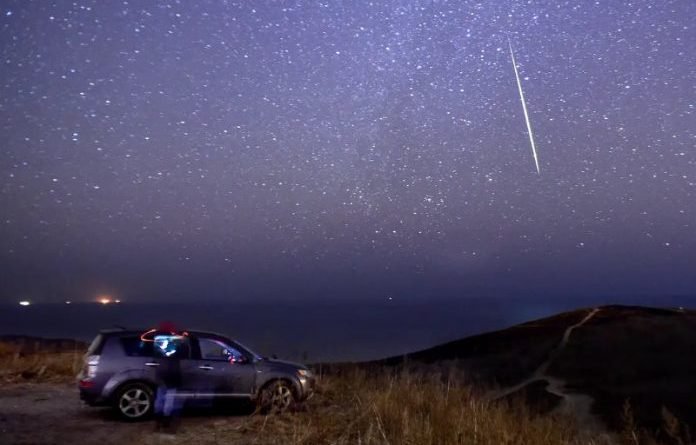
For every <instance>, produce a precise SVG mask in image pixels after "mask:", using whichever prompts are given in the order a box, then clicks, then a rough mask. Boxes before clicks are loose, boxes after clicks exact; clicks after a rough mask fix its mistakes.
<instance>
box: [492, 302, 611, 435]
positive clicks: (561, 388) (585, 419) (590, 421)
mask: <svg viewBox="0 0 696 445" xmlns="http://www.w3.org/2000/svg"><path fill="white" fill-rule="evenodd" d="M599 311H600V309H599V308H594V309H592V310H591V311H590V312H589V313H588V314H587V315H586V316H585V317H584V318H583V319H582V320H580V321H579V322H578V323H575V324H574V325H572V326H569V327H568V328H567V329H566V330H565V332H564V333H563V337H562V338H561V342H560V343H559V344H558V346H556V348H555V349H554V350H553V351H552V352H551V354H549V358H548V359H547V360H546V361H545V362H544V363H542V364H541V365H539V367H538V368H537V369H536V371H534V373H533V374H532V375H531V377H529V378H528V379H526V380H524V381H523V382H521V383H519V384H517V385H515V386H511V387H508V388H503V389H501V390H499V391H496V392H494V393H493V394H491V395H489V399H490V400H497V399H501V398H503V397H506V396H510V395H512V394H514V393H516V392H518V391H520V390H522V389H523V388H524V387H525V386H527V385H529V384H530V383H532V382H536V381H540V380H541V381H545V382H546V383H547V385H546V392H548V393H550V394H553V395H556V396H558V397H560V398H561V402H560V406H559V407H558V408H556V409H557V410H558V411H560V412H562V413H566V414H571V415H573V416H574V417H575V418H576V419H577V420H578V422H579V423H580V425H582V426H583V428H585V429H587V430H590V431H594V432H603V431H605V430H606V428H605V427H604V426H603V425H602V424H601V422H599V421H598V420H597V418H596V417H595V416H593V415H592V412H591V408H592V403H593V402H594V400H593V399H592V397H590V396H588V395H586V394H579V393H575V392H569V391H568V390H567V389H566V382H565V381H564V380H563V379H560V378H557V377H553V376H550V375H548V374H547V371H548V369H549V367H550V366H551V364H552V363H553V362H554V360H556V358H558V356H559V355H560V354H561V353H562V352H563V350H564V349H565V348H566V346H567V345H568V341H569V340H570V336H571V334H572V333H573V331H574V330H575V329H577V328H579V327H581V326H582V325H584V324H585V323H587V322H588V321H590V319H592V317H594V316H595V314H597V312H599Z"/></svg>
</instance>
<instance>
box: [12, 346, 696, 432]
mask: <svg viewBox="0 0 696 445" xmlns="http://www.w3.org/2000/svg"><path fill="white" fill-rule="evenodd" d="M83 352H84V351H81V350H80V351H75V352H72V353H36V354H30V355H22V354H20V353H19V352H18V351H17V350H16V349H15V348H13V347H12V346H11V345H6V344H2V343H0V364H1V365H0V381H4V382H18V381H30V382H60V381H62V382H65V381H68V380H71V379H73V378H74V376H75V375H76V374H77V372H78V371H79V366H80V365H81V358H82V354H83ZM387 369H388V368H374V369H372V370H371V371H370V372H367V371H366V370H365V369H364V368H357V367H356V368H348V369H343V370H342V372H340V373H338V374H335V375H330V376H323V377H322V378H321V379H320V380H319V383H318V388H317V393H316V395H315V396H314V397H313V398H312V399H310V400H309V401H307V402H306V403H305V404H304V405H303V407H302V408H301V409H299V410H298V411H297V412H293V413H290V414H284V415H275V416H273V415H272V416H261V415H251V416H242V417H239V416H231V417H225V416H213V417H211V418H209V419H205V420H203V421H201V419H198V418H196V420H194V419H187V418H186V417H184V418H183V425H182V429H181V430H180V432H179V434H177V436H176V438H175V439H174V441H172V442H170V443H177V444H178V443H182V444H183V443H186V444H191V445H207V444H211V445H212V444H216V445H217V444H231V445H235V444H236V445H241V444H259V445H270V444H287V445H320V444H333V445H348V444H351V445H353V444H359V445H455V444H456V445H504V444H510V445H512V444H515V445H525V444H529V445H558V444H564V445H580V444H584V445H590V444H592V445H605V444H606V445H608V444H621V445H624V444H626V445H628V444H632V445H657V444H658V443H664V444H680V445H681V444H689V443H693V442H692V441H691V440H690V437H689V435H688V431H682V430H681V429H683V425H680V424H679V422H678V420H677V419H675V418H674V417H673V416H672V415H671V414H670V413H669V412H668V411H666V410H665V411H664V412H663V422H664V425H665V430H666V431H667V432H668V434H666V435H664V437H663V440H664V442H657V441H656V440H655V439H653V438H652V437H651V435H650V434H648V433H647V432H646V431H645V430H643V429H641V428H640V427H639V426H637V425H636V424H635V421H634V419H633V416H632V412H631V407H630V405H628V404H626V406H624V412H623V418H624V428H623V431H620V432H619V433H618V434H615V435H609V434H606V433H603V434H600V433H597V432H595V433H593V432H590V431H586V430H584V429H583V428H582V426H580V425H577V424H576V423H575V421H574V419H573V418H570V417H567V416H564V415H561V414H556V413H551V414H545V415H538V414H534V411H533V410H531V409H529V408H528V407H527V406H525V405H524V404H523V403H522V402H521V401H518V402H513V403H493V402H488V401H486V400H484V398H483V397H481V396H480V395H479V394H477V393H476V391H475V390H474V389H473V387H471V386H468V385H465V384H462V383H461V382H462V381H463V379H461V378H458V377H457V376H456V372H452V371H450V372H449V373H445V375H448V376H449V377H448V379H443V378H442V377H441V376H439V375H427V374H426V373H423V372H412V371H403V372H397V373H395V372H393V371H387ZM152 440H153V437H152V436H149V435H148V436H143V437H139V438H134V443H142V444H150V443H154V442H152Z"/></svg>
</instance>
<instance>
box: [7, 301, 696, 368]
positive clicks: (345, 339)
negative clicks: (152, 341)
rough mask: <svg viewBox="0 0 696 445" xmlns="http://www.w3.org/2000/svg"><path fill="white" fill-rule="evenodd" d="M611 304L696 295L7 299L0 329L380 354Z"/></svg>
mask: <svg viewBox="0 0 696 445" xmlns="http://www.w3.org/2000/svg"><path fill="white" fill-rule="evenodd" d="M605 304H626V305H642V306H654V307H686V308H693V307H694V306H696V297H685V296H642V297H591V298H580V297H574V298H562V297H557V296H556V297H525V298H521V297H520V298H510V297H506V298H498V297H486V298H474V297H467V298H461V299H451V298H450V299H447V300H437V299H422V300H418V299H411V300H408V301H406V300H404V301H400V300H399V299H398V298H393V299H384V300H353V301H350V300H340V301H316V300H313V301H301V300H300V301H271V302H269V301H264V302H258V301H257V302H249V301H247V302H240V301H196V302H191V301H189V302H181V301H179V302H147V303H138V302H130V301H122V302H120V303H110V304H100V303H98V302H88V303H76V302H72V303H71V304H65V303H60V304H58V303H44V304H40V303H38V304H32V305H30V306H20V305H19V304H12V305H10V304H4V305H0V335H4V334H19V335H30V336H39V337H47V338H70V339H78V340H84V341H87V342H88V341H90V340H91V339H92V338H94V336H95V335H96V334H97V333H98V331H99V330H100V329H108V328H114V327H124V328H129V329H143V330H145V329H148V328H151V327H154V326H156V325H158V324H159V323H161V322H163V321H169V322H172V323H174V324H175V325H177V326H179V327H180V328H181V329H192V330H193V329H199V330H207V331H214V332H218V333H221V334H224V335H227V336H229V337H231V338H234V339H236V340H238V341H240V342H241V343H242V344H244V345H246V346H248V347H250V348H251V349H252V350H255V351H256V352H258V353H259V354H261V355H265V356H272V355H276V356H278V357H280V358H285V359H290V360H299V361H303V362H311V363H317V362H345V361H364V360H372V359H379V358H384V357H389V356H395V355H402V354H405V353H408V352H414V351H418V350H422V349H426V348H429V347H431V346H435V345H438V344H442V343H445V342H448V341H452V340H457V339H461V338H463V337H467V336H471V335H476V334H480V333H484V332H488V331H494V330H498V329H504V328H506V327H509V326H512V325H515V324H518V323H522V322H525V321H530V320H534V319H538V318H543V317H547V316H551V315H554V314H557V313H560V312H564V311H568V310H573V309H578V308H588V307H594V306H598V305H605Z"/></svg>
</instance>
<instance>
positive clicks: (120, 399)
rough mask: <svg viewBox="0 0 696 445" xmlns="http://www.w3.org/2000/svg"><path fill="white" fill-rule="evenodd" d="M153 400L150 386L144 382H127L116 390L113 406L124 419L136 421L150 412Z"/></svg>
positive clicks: (147, 415)
mask: <svg viewBox="0 0 696 445" xmlns="http://www.w3.org/2000/svg"><path fill="white" fill-rule="evenodd" d="M154 402H155V397H154V393H153V391H152V388H150V387H149V386H147V385H146V384H144V383H129V384H127V385H124V386H123V387H122V388H121V389H120V390H119V391H118V394H117V396H116V403H115V408H116V411H117V412H118V414H119V415H120V416H121V418H123V419H124V420H128V421H136V420H142V419H145V418H147V417H149V416H150V415H151V414H152V411H153V408H154Z"/></svg>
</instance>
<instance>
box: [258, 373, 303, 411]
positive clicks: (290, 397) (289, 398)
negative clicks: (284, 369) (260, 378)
mask: <svg viewBox="0 0 696 445" xmlns="http://www.w3.org/2000/svg"><path fill="white" fill-rule="evenodd" d="M259 402H260V403H259V408H260V410H261V412H262V413H264V414H280V413H284V412H286V411H288V410H289V409H290V408H291V407H292V406H293V404H294V403H295V394H294V392H293V390H292V387H291V386H290V383H288V382H286V381H285V380H275V381H273V382H271V383H269V384H268V385H266V386H265V387H264V388H263V389H262V390H261V397H260V400H259Z"/></svg>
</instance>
